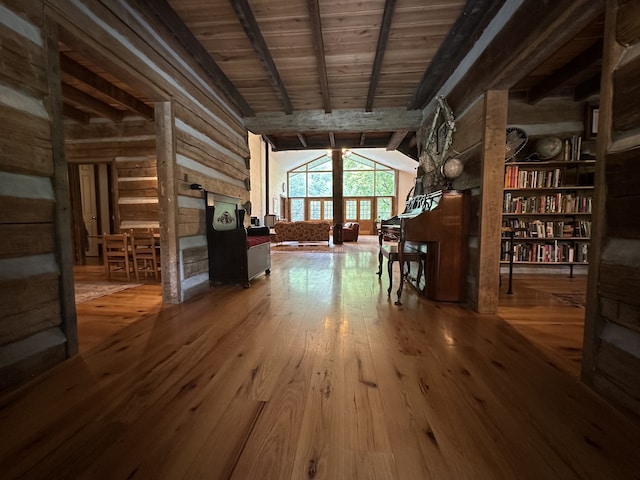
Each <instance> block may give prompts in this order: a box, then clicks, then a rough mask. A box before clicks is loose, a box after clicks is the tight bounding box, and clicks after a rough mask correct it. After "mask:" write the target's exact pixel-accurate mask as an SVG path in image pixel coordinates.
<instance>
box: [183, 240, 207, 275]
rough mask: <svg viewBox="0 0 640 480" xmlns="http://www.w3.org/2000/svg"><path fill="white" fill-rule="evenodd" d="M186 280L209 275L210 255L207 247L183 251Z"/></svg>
mask: <svg viewBox="0 0 640 480" xmlns="http://www.w3.org/2000/svg"><path fill="white" fill-rule="evenodd" d="M182 264H183V268H184V276H185V278H191V277H195V276H196V275H200V274H203V273H206V274H208V273H209V254H208V252H207V248H206V247H199V248H187V249H184V250H183V251H182Z"/></svg>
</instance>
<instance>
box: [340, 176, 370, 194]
mask: <svg viewBox="0 0 640 480" xmlns="http://www.w3.org/2000/svg"><path fill="white" fill-rule="evenodd" d="M373 174H374V172H373V171H369V172H344V176H343V179H344V195H345V196H348V197H372V196H373V179H374V176H373Z"/></svg>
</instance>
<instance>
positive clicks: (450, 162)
mask: <svg viewBox="0 0 640 480" xmlns="http://www.w3.org/2000/svg"><path fill="white" fill-rule="evenodd" d="M463 170H464V164H463V163H462V162H461V161H460V159H459V158H447V159H446V160H445V161H444V163H443V164H442V167H441V170H440V171H441V173H442V176H443V177H444V178H446V179H447V180H448V184H447V189H448V190H451V189H452V188H453V181H454V180H455V179H456V178H458V177H459V176H460V175H462V171H463Z"/></svg>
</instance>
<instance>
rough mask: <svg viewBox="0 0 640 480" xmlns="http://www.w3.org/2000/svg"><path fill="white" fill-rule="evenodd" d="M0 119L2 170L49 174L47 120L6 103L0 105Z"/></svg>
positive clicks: (49, 141)
mask: <svg viewBox="0 0 640 480" xmlns="http://www.w3.org/2000/svg"><path fill="white" fill-rule="evenodd" d="M0 88H2V87H0ZM0 118H2V119H3V122H2V128H1V129H0V151H2V169H3V170H4V171H7V172H16V173H26V174H34V175H42V176H50V175H52V174H53V163H52V160H51V130H50V124H49V121H48V120H46V119H44V118H40V117H37V116H35V115H30V114H29V113H28V112H25V111H23V110H18V109H15V108H11V107H8V106H6V105H0Z"/></svg>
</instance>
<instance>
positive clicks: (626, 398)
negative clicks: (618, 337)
mask: <svg viewBox="0 0 640 480" xmlns="http://www.w3.org/2000/svg"><path fill="white" fill-rule="evenodd" d="M638 372H640V359H638V357H636V356H634V355H630V354H629V353H627V352H625V351H624V350H622V349H620V348H618V347H616V346H615V345H613V344H611V343H609V342H607V341H604V340H603V341H602V342H601V344H600V347H599V349H598V364H597V366H596V371H595V372H594V381H593V383H594V387H595V388H596V389H597V390H598V391H600V392H602V393H604V394H605V396H607V397H608V398H613V399H615V402H614V403H616V404H617V405H618V406H619V407H621V408H622V409H624V410H626V411H627V412H628V413H629V414H630V415H632V416H633V417H634V418H636V419H639V418H640V413H639V412H640V376H639V375H638Z"/></svg>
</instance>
